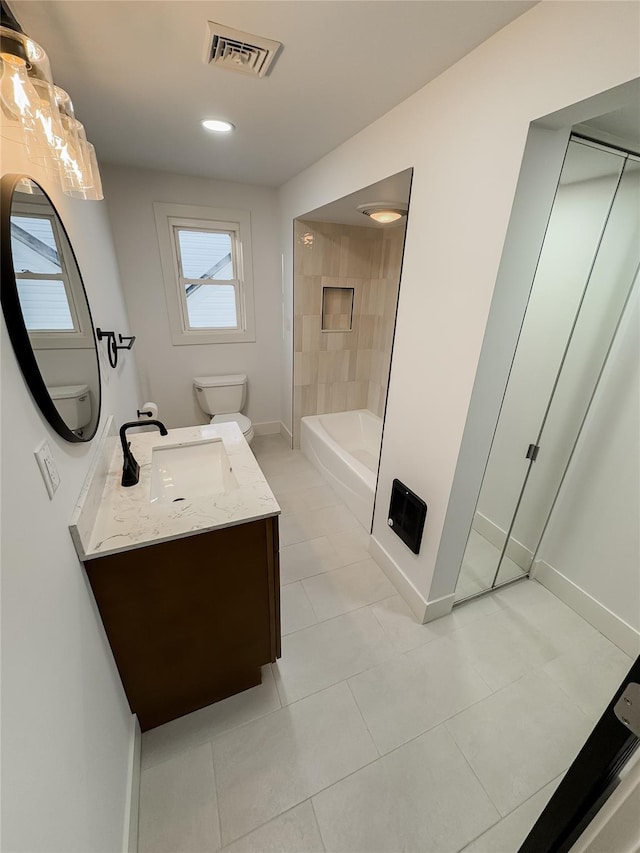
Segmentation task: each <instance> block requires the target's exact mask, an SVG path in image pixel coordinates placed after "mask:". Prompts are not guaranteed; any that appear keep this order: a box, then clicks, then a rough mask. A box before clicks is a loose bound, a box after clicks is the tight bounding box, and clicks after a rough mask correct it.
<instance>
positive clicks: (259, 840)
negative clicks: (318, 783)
mask: <svg viewBox="0 0 640 853" xmlns="http://www.w3.org/2000/svg"><path fill="white" fill-rule="evenodd" d="M224 853H324V846H323V844H322V839H321V838H320V830H319V829H318V824H317V822H316V816H315V813H314V811H313V806H312V805H311V800H306V801H305V802H304V803H300V805H299V806H295V807H294V808H292V809H290V810H289V811H288V812H285V813H284V814H281V815H278V817H275V818H274V819H273V820H271V821H269V823H265V824H264V825H263V826H261V827H259V828H258V829H254V831H253V832H250V833H249V834H248V835H245V836H244V837H243V838H240V839H239V840H238V841H234V842H233V844H230V845H229V846H228V847H225V848H224Z"/></svg>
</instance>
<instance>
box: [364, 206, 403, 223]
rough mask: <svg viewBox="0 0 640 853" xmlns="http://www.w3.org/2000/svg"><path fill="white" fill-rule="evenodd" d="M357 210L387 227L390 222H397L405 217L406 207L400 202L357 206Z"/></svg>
mask: <svg viewBox="0 0 640 853" xmlns="http://www.w3.org/2000/svg"><path fill="white" fill-rule="evenodd" d="M358 210H359V211H360V213H364V215H365V216H369V217H370V218H371V219H373V220H374V221H375V222H380V223H381V224H382V225H389V224H390V223H391V222H397V221H398V220H399V219H402V217H403V216H406V215H407V206H406V204H402V203H401V202H394V201H390V202H381V201H380V202H371V203H370V204H359V205H358Z"/></svg>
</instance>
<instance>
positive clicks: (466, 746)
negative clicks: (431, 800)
mask: <svg viewBox="0 0 640 853" xmlns="http://www.w3.org/2000/svg"><path fill="white" fill-rule="evenodd" d="M445 725H446V727H447V728H448V729H449V731H450V732H451V734H452V735H453V736H454V738H455V740H456V742H457V744H458V746H459V747H460V749H461V750H462V751H463V753H464V754H465V756H466V758H467V761H468V762H469V764H470V765H471V766H472V767H473V769H474V771H475V773H476V774H477V776H478V778H479V779H480V781H481V782H482V784H483V785H484V787H485V789H486V790H487V792H488V793H489V795H490V797H491V799H492V800H493V802H494V803H495V804H496V807H497V808H498V810H499V811H500V812H501V814H503V815H506V814H508V813H509V812H510V811H512V810H513V809H515V808H516V807H517V806H519V805H520V804H521V803H523V802H524V801H525V800H527V799H528V798H529V797H531V796H532V795H533V794H535V792H536V791H538V790H540V788H542V787H543V786H544V785H546V784H547V783H548V782H550V781H551V780H552V779H555V778H556V776H558V775H559V774H560V773H563V772H564V771H565V770H566V769H567V767H568V766H569V765H570V764H571V762H572V761H573V760H574V758H575V756H576V755H577V753H578V750H579V749H580V747H581V746H582V745H583V743H584V741H585V740H586V738H587V736H588V734H589V733H590V731H591V728H592V722H591V721H590V720H588V719H587V717H586V716H585V715H584V714H583V713H582V712H581V711H580V709H579V708H578V706H577V705H575V704H574V703H573V702H571V700H570V699H569V698H568V697H567V696H566V694H565V693H563V692H562V690H561V689H560V688H559V687H558V686H557V685H556V684H554V682H553V681H552V680H551V679H550V678H548V677H547V676H546V675H545V674H544V673H543V672H540V671H538V672H534V673H530V674H528V675H525V676H524V678H522V679H520V681H517V682H516V683H515V684H511V685H510V686H509V687H505V688H504V689H503V690H500V691H499V692H498V693H494V694H493V695H492V696H489V697H488V698H487V699H483V700H482V701H481V702H478V703H477V704H475V705H473V706H472V707H471V708H467V710H466V711H462V712H461V713H460V714H458V715H457V716H455V717H453V718H452V719H450V720H448V721H447V722H446V723H445Z"/></svg>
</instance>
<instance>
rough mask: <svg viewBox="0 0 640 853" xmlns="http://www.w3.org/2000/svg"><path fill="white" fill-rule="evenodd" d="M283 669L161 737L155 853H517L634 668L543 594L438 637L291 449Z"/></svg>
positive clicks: (505, 601) (147, 843) (281, 474)
mask: <svg viewBox="0 0 640 853" xmlns="http://www.w3.org/2000/svg"><path fill="white" fill-rule="evenodd" d="M253 449H254V451H255V453H256V456H257V457H258V459H259V461H260V464H261V466H262V468H263V470H264V472H265V474H266V475H267V477H268V479H269V481H270V483H271V485H272V488H273V490H274V492H275V494H276V496H277V498H278V500H279V502H280V505H281V507H282V511H283V515H282V518H281V526H280V529H281V580H282V629H283V635H284V636H283V641H282V658H281V660H279V661H278V662H277V663H276V664H274V665H271V666H266V667H265V668H264V671H263V681H262V684H261V685H260V686H259V687H255V688H253V689H252V690H248V691H246V692H245V693H241V694H239V695H237V696H233V697H231V698H229V699H227V700H225V701H223V702H219V703H217V704H215V705H211V706H210V707H208V708H203V709H202V710H200V711H196V712H195V713H193V714H190V715H189V716H187V717H182V718H181V719H179V720H174V721H173V722H171V723H168V724H167V725H165V726H161V727H159V728H157V729H153V730H152V731H150V732H146V733H145V734H144V736H143V739H142V780H141V802H140V835H139V842H140V843H139V849H140V851H141V853H148V851H171V853H178V851H179V853H192V852H193V851H209V853H213V851H218V850H224V851H233V853H241V851H244V853H249V852H250V851H254V852H255V853H258V851H260V852H262V851H274V853H305V851H310V853H311V851H325V850H326V851H332V853H339V851H344V853H355V851H362V853H375V851H380V853H393V851H420V853H449V851H450V853H455V851H462V850H464V851H465V853H498V851H500V853H515V851H517V849H518V847H519V845H520V843H521V841H522V840H523V838H524V837H525V836H526V834H527V832H528V830H529V829H530V827H531V826H532V824H533V822H534V821H535V819H536V817H537V815H538V814H539V813H540V811H541V810H542V808H543V807H544V805H545V803H546V802H547V800H548V799H549V796H550V795H551V793H552V791H553V789H554V787H555V785H557V783H558V780H559V778H560V777H561V775H562V774H563V772H564V771H565V770H566V768H567V767H568V766H569V764H570V763H571V761H572V760H573V758H574V756H575V754H576V753H577V751H578V749H579V748H580V746H581V745H582V743H583V742H584V739H585V737H586V736H587V734H588V732H589V731H590V729H591V728H592V726H593V723H594V722H595V720H596V719H597V718H598V717H599V715H600V713H601V711H602V710H603V708H604V707H605V706H606V704H607V702H608V701H609V699H610V697H611V695H612V693H613V691H614V689H615V687H616V686H617V685H618V684H619V682H620V681H621V680H622V678H623V676H624V675H625V674H626V672H627V670H628V668H629V666H630V664H631V661H630V659H629V658H628V657H627V656H626V655H625V654H623V653H622V652H621V651H620V650H619V649H617V648H616V647H615V646H614V645H612V644H611V643H610V642H609V641H608V640H606V639H605V638H604V637H602V635H600V634H599V633H598V632H597V631H596V630H595V629H594V628H592V627H591V626H590V625H588V624H587V623H586V622H585V621H584V620H582V619H581V618H580V617H578V616H577V615H576V614H575V613H574V612H573V611H572V610H570V609H569V608H568V607H566V606H565V605H564V604H563V603H562V602H560V601H559V600H558V599H556V598H555V597H554V596H553V595H552V594H551V593H549V592H548V591H547V590H546V589H544V588H543V587H542V586H540V585H539V584H537V583H536V582H534V581H529V580H524V581H522V582H521V583H519V584H515V585H514V586H511V587H508V588H506V589H504V590H501V591H500V592H497V593H495V594H494V595H492V596H491V597H488V598H482V599H478V600H476V601H473V602H470V603H469V604H465V605H462V606H461V607H459V608H457V609H456V610H455V611H454V612H453V613H452V614H451V615H450V616H446V617H444V618H443V619H440V620H438V621H436V622H432V623H430V624H428V625H419V624H418V623H416V621H415V619H414V618H413V617H412V615H411V613H410V611H409V609H408V608H407V606H406V604H405V603H404V602H403V600H402V599H401V598H400V597H399V596H398V595H397V594H396V593H395V590H394V588H393V587H392V586H391V584H390V583H389V582H388V580H387V579H386V577H385V576H384V574H383V573H382V572H381V571H380V569H379V568H378V567H377V565H376V564H375V563H374V562H373V560H371V558H370V557H369V554H368V552H367V540H368V535H367V533H366V532H365V531H364V530H363V529H362V528H361V527H360V526H359V524H358V522H357V521H356V520H355V518H354V517H353V516H352V515H351V514H350V513H349V512H348V510H346V508H345V507H344V506H342V505H341V504H340V501H339V500H338V498H337V497H336V496H335V495H334V493H333V492H332V491H331V489H330V488H329V487H328V486H327V485H326V484H325V483H324V482H323V480H322V478H321V476H320V475H319V474H318V473H317V472H316V471H315V470H314V469H313V468H312V467H311V466H310V465H309V463H308V462H307V461H306V460H305V459H304V457H303V456H302V455H301V454H300V453H299V452H292V451H290V450H288V449H287V448H286V446H285V445H284V442H283V441H282V439H280V437H279V436H268V437H261V438H257V439H256V440H255V443H254V445H253Z"/></svg>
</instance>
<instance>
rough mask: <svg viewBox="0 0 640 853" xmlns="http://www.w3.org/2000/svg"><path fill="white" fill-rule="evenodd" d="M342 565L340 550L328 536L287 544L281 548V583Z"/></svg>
mask: <svg viewBox="0 0 640 853" xmlns="http://www.w3.org/2000/svg"><path fill="white" fill-rule="evenodd" d="M341 565H342V560H341V558H340V557H339V556H338V552H337V551H336V549H335V548H334V547H333V545H332V544H331V542H330V541H329V539H328V538H327V537H326V536H320V537H318V538H317V539H307V540H305V541H303V542H296V543H295V544H293V545H285V546H284V547H281V548H280V583H282V584H288V583H293V582H294V581H299V580H303V579H304V578H308V577H312V576H313V575H320V574H322V573H323V572H330V571H331V570H332V569H337V568H338V567H339V566H341Z"/></svg>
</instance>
